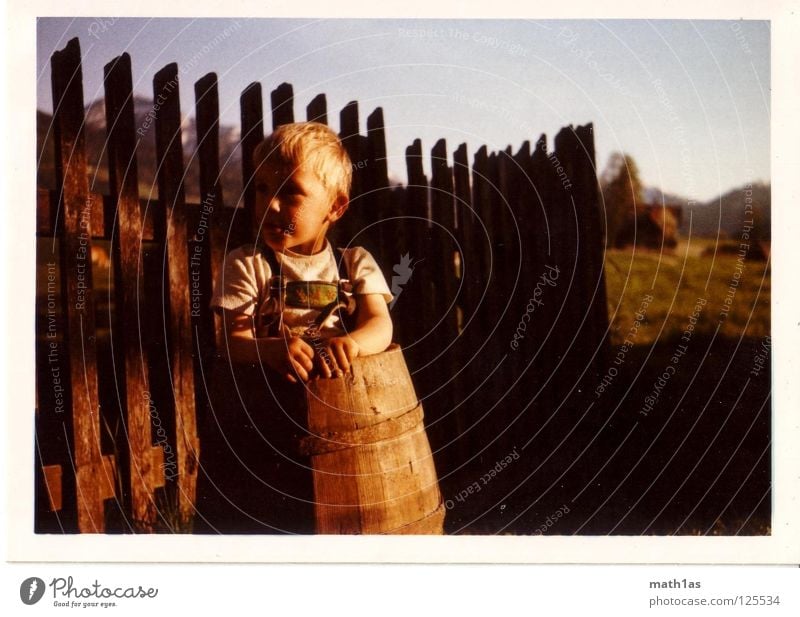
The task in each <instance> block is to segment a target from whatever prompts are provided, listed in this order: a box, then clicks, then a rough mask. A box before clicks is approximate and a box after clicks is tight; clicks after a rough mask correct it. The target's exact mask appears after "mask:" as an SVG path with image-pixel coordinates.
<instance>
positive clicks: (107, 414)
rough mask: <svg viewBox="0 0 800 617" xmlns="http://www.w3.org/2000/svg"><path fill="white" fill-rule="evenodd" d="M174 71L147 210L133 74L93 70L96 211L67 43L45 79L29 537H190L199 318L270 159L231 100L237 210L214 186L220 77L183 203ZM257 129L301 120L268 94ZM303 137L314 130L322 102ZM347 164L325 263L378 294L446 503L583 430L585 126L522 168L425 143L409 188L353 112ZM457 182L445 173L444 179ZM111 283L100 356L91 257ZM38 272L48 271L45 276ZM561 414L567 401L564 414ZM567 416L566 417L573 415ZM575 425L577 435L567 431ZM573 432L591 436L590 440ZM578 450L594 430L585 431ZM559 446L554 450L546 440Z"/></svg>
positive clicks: (278, 95)
mask: <svg viewBox="0 0 800 617" xmlns="http://www.w3.org/2000/svg"><path fill="white" fill-rule="evenodd" d="M180 85H181V84H179V80H178V66H177V65H176V64H169V65H167V66H165V67H164V68H163V69H161V70H160V71H159V72H158V73H157V74H156V76H155V78H154V80H153V95H154V96H153V98H154V100H158V101H159V108H158V113H157V114H156V115H155V118H154V128H155V139H156V151H157V157H158V161H157V163H158V164H157V169H158V173H157V182H158V199H150V200H144V199H142V196H141V195H140V194H139V188H138V186H139V185H138V177H137V164H136V156H135V152H136V148H137V132H136V128H137V127H136V124H135V119H134V110H133V104H132V100H133V97H132V72H131V60H130V57H129V56H128V55H127V54H123V55H122V56H119V57H118V58H115V59H113V60H112V61H111V62H109V63H108V64H107V65H106V67H105V109H106V121H107V142H106V149H107V155H108V164H109V170H108V171H109V186H110V194H109V195H98V194H93V193H90V190H89V184H88V180H87V156H86V151H85V143H84V133H83V131H84V127H83V124H84V115H85V110H84V100H83V86H82V74H81V52H80V47H79V43H78V40H77V39H73V40H72V41H70V42H69V43H68V45H67V46H66V48H65V49H64V50H62V51H59V52H56V53H55V54H53V57H52V89H53V102H54V105H53V107H54V119H53V130H54V137H55V148H56V153H55V155H56V172H57V178H56V181H57V186H58V187H60V188H59V189H58V190H56V191H46V190H41V189H40V190H39V194H38V199H37V241H38V243H39V246H40V249H42V247H44V250H49V251H53V252H54V257H53V259H52V263H51V262H50V261H48V262H47V264H43V263H40V264H39V266H40V270H39V279H40V280H39V288H40V290H42V289H45V288H46V291H47V293H42V292H40V293H39V294H38V295H37V317H38V319H37V377H38V379H37V410H36V411H37V423H36V435H37V450H36V453H37V461H36V468H37V507H36V529H37V531H40V532H61V533H64V532H76V531H78V532H108V531H124V532H129V531H136V532H152V531H187V530H190V529H191V523H192V519H193V516H194V513H195V512H194V503H195V497H196V488H197V475H198V469H199V461H200V452H201V451H202V446H203V444H202V443H200V441H199V439H198V429H197V427H198V415H199V414H202V411H203V408H204V406H205V404H206V396H207V394H206V389H207V384H206V383H205V379H206V375H205V373H204V367H205V366H206V365H207V362H208V359H209V358H210V357H211V356H212V355H213V353H214V351H215V345H216V333H215V327H216V326H215V322H214V319H215V318H214V315H213V312H212V311H211V310H210V309H209V306H208V301H209V299H210V295H211V289H212V281H213V280H215V278H216V275H217V272H218V270H219V268H220V265H221V263H222V259H223V256H224V254H225V252H226V251H228V250H230V249H231V248H234V247H236V246H238V245H240V244H243V243H246V242H250V241H252V240H253V228H254V226H253V224H252V221H253V211H254V199H255V195H254V188H253V185H252V184H251V183H249V182H248V178H250V176H251V174H252V171H253V166H252V162H251V154H252V152H253V150H254V148H255V146H256V145H257V144H258V142H259V141H260V140H261V139H262V138H263V137H264V133H265V128H264V122H265V118H264V113H263V99H262V90H261V85H260V84H258V83H253V84H251V85H250V86H248V87H247V88H246V89H245V90H244V91H243V92H242V94H241V100H240V103H241V149H242V177H243V180H244V182H243V186H244V192H243V207H238V208H235V207H230V205H229V204H228V203H226V201H225V196H226V193H225V187H224V186H222V183H221V181H220V157H219V98H218V90H217V77H216V75H215V74H214V73H210V74H208V75H206V76H204V77H203V78H202V79H200V80H199V81H197V82H196V83H195V84H194V93H195V100H196V107H195V117H196V125H197V143H198V146H197V151H196V152H194V153H192V156H196V157H197V158H198V159H199V164H200V187H199V193H200V197H201V200H200V201H201V203H199V204H198V203H186V199H185V196H184V184H183V178H184V172H185V164H184V152H183V148H182V139H181V110H180V104H179V100H180V99H179V90H180ZM270 108H271V120H272V127H276V126H278V125H280V124H283V123H287V122H292V121H294V120H295V115H294V108H295V100H294V95H293V91H292V87H291V86H290V85H289V84H281V85H280V86H278V87H277V88H276V89H275V90H274V91H272V92H271V99H270ZM306 118H307V119H309V120H316V121H318V122H324V123H327V105H326V100H325V96H324V95H322V94H321V95H318V96H317V97H316V98H314V99H313V100H312V101H311V102H310V103H309V104H308V106H307V109H306ZM340 127H341V132H340V135H341V138H342V140H343V143H344V144H345V146H346V148H347V150H348V152H349V154H350V157H351V159H352V161H353V164H354V182H353V192H352V198H351V207H350V210H349V212H348V214H347V215H346V216H345V218H344V219H343V220H342V221H340V223H339V224H338V225H337V228H336V229H335V236H336V238H335V239H336V243H337V244H339V245H340V246H341V245H346V244H348V243H350V242H352V243H353V244H358V245H363V246H365V247H366V248H368V249H369V250H370V251H372V252H373V254H374V255H375V256H376V258H377V259H378V262H379V263H380V264H381V266H382V267H383V268H384V273H385V275H386V278H387V281H388V282H389V283H390V284H393V283H394V286H395V290H396V291H400V292H401V293H399V294H397V293H396V295H397V300H396V303H395V305H394V306H393V308H392V317H393V321H394V323H395V332H396V334H395V339H396V340H397V341H398V342H400V343H401V344H402V345H403V347H404V349H405V354H406V358H407V361H408V364H409V366H410V368H411V370H412V374H413V378H414V381H415V384H416V387H417V390H418V394H419V396H420V398H421V399H422V400H423V401H424V404H425V409H426V425H427V427H428V432H429V435H430V439H431V443H432V446H433V449H434V451H435V454H434V458H435V462H436V466H437V470H438V472H439V475H440V478H441V482H442V483H443V486H445V487H446V486H447V485H448V482H450V483H452V482H456V481H458V482H460V481H461V480H456V479H458V478H463V477H466V476H468V475H469V474H470V473H472V472H473V471H474V470H477V469H479V468H480V466H482V465H485V461H486V459H487V457H488V459H489V460H490V461H491V460H494V459H493V458H492V457H493V456H496V455H502V454H505V453H506V452H507V451H508V450H510V449H511V448H512V447H517V446H519V445H521V443H522V442H524V440H525V439H527V438H529V437H531V436H535V435H538V434H539V433H540V432H541V431H542V430H543V425H545V424H548V423H549V419H548V418H549V417H550V415H551V410H561V411H562V413H561V416H560V417H561V418H562V421H561V423H560V425H561V426H562V427H568V428H569V430H570V434H571V431H572V430H573V429H574V427H575V425H576V424H577V423H580V419H578V418H577V417H575V416H574V414H575V413H577V412H575V411H574V410H575V409H577V406H575V405H574V404H573V403H572V402H571V401H572V399H571V398H570V397H572V396H573V395H574V394H575V392H580V391H581V390H582V389H583V390H584V391H586V390H588V391H591V390H592V389H593V386H592V385H591V384H592V383H593V380H597V379H598V377H599V375H600V374H601V373H602V369H601V367H602V366H604V365H603V362H604V361H605V354H606V353H607V351H606V334H607V329H608V317H607V308H606V294H605V283H604V278H603V239H602V220H601V216H600V210H599V204H598V187H597V180H596V172H595V160H594V138H593V133H592V126H591V125H587V126H580V127H577V128H572V127H569V128H564V129H562V130H561V131H560V132H559V133H558V135H557V136H556V137H555V140H554V149H553V151H552V152H548V149H547V143H546V140H545V137H544V136H542V137H540V138H539V140H538V141H537V142H536V144H535V145H534V146H533V148H532V147H531V144H530V142H529V141H525V142H524V143H523V145H522V146H521V147H520V148H519V150H518V151H517V152H513V151H512V149H511V148H510V147H508V148H506V149H505V150H500V151H490V150H489V149H488V148H487V147H485V146H484V147H481V148H480V149H479V150H478V151H477V152H475V153H473V155H472V160H471V161H470V157H469V153H468V151H467V146H466V145H465V144H461V145H460V146H458V148H456V149H455V151H454V153H453V155H452V158H450V157H449V150H448V146H447V144H446V143H445V141H444V140H439V141H438V142H437V143H436V144H435V145H434V146H433V148H432V150H431V152H430V160H431V168H432V174H431V178H430V179H429V178H427V177H426V176H425V174H424V172H423V157H425V156H427V155H426V153H425V152H424V151H423V148H422V144H421V142H420V140H415V141H414V143H413V144H411V145H410V146H409V147H408V148H407V150H406V162H407V168H408V184H407V185H406V186H391V185H390V182H389V177H388V172H387V161H386V141H385V130H384V118H383V111H382V110H381V109H380V108H378V109H375V110H374V111H373V112H372V113H371V114H370V115H369V116H368V117H367V121H366V134H362V133H361V126H360V123H359V110H358V104H357V103H356V102H351V103H349V104H348V105H347V106H346V107H345V108H344V109H343V110H342V111H341V114H340ZM451 161H452V162H451ZM98 241H109V242H110V246H111V253H112V262H113V268H112V271H113V279H112V280H110V281H108V286H107V287H108V289H109V290H110V291H109V292H108V293H109V298H108V300H109V301H108V303H107V307H108V308H107V310H108V315H106V316H104V317H103V318H104V319H107V320H108V322H109V327H110V335H109V336H108V337H98V335H97V332H96V328H95V320H96V318H97V317H98V315H99V313H96V310H99V309H96V301H97V300H99V298H98V297H97V296H98V292H97V282H96V281H93V279H92V268H91V261H90V259H91V254H92V250H91V249H92V242H98ZM45 266H46V270H45V269H44V268H45ZM567 401H570V402H569V403H568V402H567ZM570 409H572V410H573V411H570ZM570 414H573V415H570ZM587 426H589V425H587ZM589 428H591V427H590V426H589ZM553 438H557V437H553Z"/></svg>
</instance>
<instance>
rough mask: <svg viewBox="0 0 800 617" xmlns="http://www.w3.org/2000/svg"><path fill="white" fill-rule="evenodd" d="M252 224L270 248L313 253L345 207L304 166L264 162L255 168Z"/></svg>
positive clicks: (339, 199) (323, 241) (338, 197)
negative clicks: (256, 226) (253, 223)
mask: <svg viewBox="0 0 800 617" xmlns="http://www.w3.org/2000/svg"><path fill="white" fill-rule="evenodd" d="M255 185H256V224H257V225H259V226H260V235H261V239H262V240H263V242H264V243H265V244H266V245H267V246H269V247H270V248H271V249H272V250H273V251H276V252H282V251H285V250H291V251H294V252H295V253H300V254H303V255H313V254H314V253H317V252H319V251H320V250H321V249H322V247H323V246H324V245H325V235H326V233H327V231H328V227H329V226H330V224H331V223H332V222H334V221H336V220H338V219H339V218H340V217H341V216H342V214H344V211H345V210H346V209H347V198H346V197H344V196H337V195H334V194H332V191H330V190H329V189H327V188H326V187H325V185H324V184H322V181H321V180H320V179H319V177H318V176H317V174H316V173H315V172H314V171H313V170H311V168H310V167H309V166H308V165H306V164H303V165H300V166H296V165H292V164H287V163H282V162H279V161H271V160H268V161H265V162H264V163H262V165H261V167H260V168H259V169H258V171H256V175H255Z"/></svg>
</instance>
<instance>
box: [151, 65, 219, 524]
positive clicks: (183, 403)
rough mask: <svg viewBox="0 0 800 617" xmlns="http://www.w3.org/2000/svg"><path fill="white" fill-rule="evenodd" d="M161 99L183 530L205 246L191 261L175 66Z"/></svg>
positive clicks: (192, 493) (161, 76)
mask: <svg viewBox="0 0 800 617" xmlns="http://www.w3.org/2000/svg"><path fill="white" fill-rule="evenodd" d="M159 96H163V99H164V103H163V104H162V106H161V110H160V113H159V115H158V116H156V127H155V129H156V160H157V161H158V198H159V201H158V204H157V206H156V212H155V216H156V217H157V219H158V224H157V225H156V228H157V229H159V230H160V231H163V232H164V233H163V235H160V237H158V238H156V242H157V243H158V244H160V245H162V246H163V247H164V251H165V257H166V259H165V261H166V270H167V271H166V281H165V285H164V289H165V291H166V292H167V293H168V298H167V300H168V310H169V316H168V318H167V319H166V321H165V325H166V328H165V332H166V333H167V334H168V344H169V352H168V357H169V366H170V368H171V375H170V376H171V378H172V379H171V381H172V393H173V400H174V413H175V444H176V457H177V461H174V462H173V463H172V465H170V464H169V463H167V464H166V465H165V475H167V472H166V470H167V468H169V469H170V471H171V472H172V473H171V474H169V475H172V476H174V477H175V478H176V479H177V497H176V499H177V506H178V524H179V525H180V530H187V529H189V528H190V524H191V521H192V517H193V514H194V502H195V498H196V494H197V467H198V461H199V458H200V442H199V440H198V437H197V410H196V406H195V394H196V393H195V383H194V363H193V361H192V358H193V357H194V356H195V354H194V353H193V352H194V350H193V348H192V347H193V346H192V341H193V336H192V320H191V308H190V306H191V304H194V303H196V304H197V305H198V306H197V309H198V310H199V304H200V303H201V302H202V301H203V299H202V296H201V295H199V292H200V272H199V268H198V269H194V268H193V267H192V263H193V262H194V261H196V260H195V256H196V255H197V251H198V248H199V249H200V250H201V251H202V244H200V243H195V244H194V247H193V249H194V250H193V254H192V256H191V258H190V257H189V251H188V238H187V217H186V202H185V197H184V186H183V177H184V167H183V145H182V143H183V142H182V139H181V110H180V88H179V84H178V65H177V64H174V63H173V64H169V65H167V66H165V67H164V68H163V69H161V70H160V71H159V72H158V73H156V75H155V77H154V78H153V99H154V100H156V99H157V98H158V97H159ZM201 216H203V213H201ZM187 265H188V269H187ZM198 265H199V263H198ZM190 274H191V276H190ZM195 275H196V276H195ZM190 299H191V301H190ZM206 300H207V298H206Z"/></svg>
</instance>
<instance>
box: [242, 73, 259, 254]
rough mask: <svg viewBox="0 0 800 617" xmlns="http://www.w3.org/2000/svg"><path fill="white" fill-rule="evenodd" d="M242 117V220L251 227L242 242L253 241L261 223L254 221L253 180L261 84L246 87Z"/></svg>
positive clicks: (257, 140) (257, 142) (254, 195)
mask: <svg viewBox="0 0 800 617" xmlns="http://www.w3.org/2000/svg"><path fill="white" fill-rule="evenodd" d="M239 104H240V107H241V111H242V114H241V117H242V182H243V186H244V213H243V214H244V220H245V221H246V223H247V224H248V225H249V226H250V227H251V229H252V230H253V232H252V233H251V236H250V237H249V238H247V239H246V240H245V239H244V238H243V239H242V240H243V241H245V242H246V241H253V240H255V235H256V232H255V230H257V229H258V228H259V225H260V224H261V221H257V220H255V204H256V187H255V182H254V180H253V171H254V169H255V167H254V165H253V152H254V151H255V149H256V146H258V144H260V143H261V142H262V141H263V140H264V104H263V100H262V96H261V84H260V83H258V82H254V83H252V84H250V85H249V86H247V88H245V89H244V91H243V92H242V96H241V97H240V99H239Z"/></svg>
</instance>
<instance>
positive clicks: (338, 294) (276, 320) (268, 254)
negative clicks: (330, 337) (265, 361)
mask: <svg viewBox="0 0 800 617" xmlns="http://www.w3.org/2000/svg"><path fill="white" fill-rule="evenodd" d="M258 248H259V250H260V251H261V254H262V256H263V257H264V259H265V260H266V261H267V263H268V264H269V268H270V271H271V274H272V276H271V277H270V280H269V284H268V285H267V289H266V290H264V293H265V294H266V295H264V296H261V295H260V296H259V298H258V305H257V307H256V311H259V310H260V309H261V307H262V306H263V303H264V302H274V303H275V306H274V308H273V312H272V314H271V315H269V316H264V315H257V319H265V318H267V319H269V321H267V322H263V323H256V324H255V326H256V331H259V330H262V331H263V329H264V328H266V331H267V336H280V334H281V330H282V326H283V309H284V308H285V307H292V308H304V309H312V310H318V311H319V315H318V317H317V318H316V320H315V321H314V323H313V324H309V326H308V327H307V328H306V329H305V331H304V332H303V333H302V334H303V335H304V336H309V337H313V336H315V335H317V334H318V332H319V330H320V329H321V328H322V326H323V324H324V323H325V321H327V320H328V318H329V317H331V316H332V315H334V314H338V317H339V319H340V323H341V324H342V325H343V326H345V329H347V326H348V325H351V324H350V321H351V319H352V317H353V313H354V308H355V301H354V300H353V297H352V284H351V282H350V278H349V276H348V272H347V264H346V263H345V260H344V256H343V255H342V254H341V249H335V248H333V249H332V250H333V254H334V257H338V259H336V264H337V267H338V269H339V280H338V281H336V282H335V283H332V282H328V281H285V280H284V278H283V276H281V266H280V264H279V263H278V259H277V257H276V256H275V252H274V251H273V250H272V249H271V248H270V247H269V246H267V245H266V244H260V245H259V246H258ZM337 254H338V255H337ZM342 309H345V310H342Z"/></svg>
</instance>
